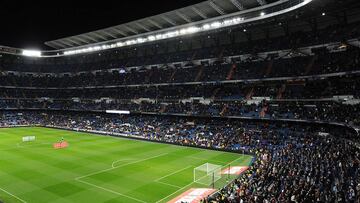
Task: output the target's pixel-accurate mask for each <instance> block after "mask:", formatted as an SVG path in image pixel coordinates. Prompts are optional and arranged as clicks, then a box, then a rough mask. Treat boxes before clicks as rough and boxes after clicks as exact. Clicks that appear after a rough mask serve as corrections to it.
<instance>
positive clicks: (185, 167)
mask: <svg viewBox="0 0 360 203" xmlns="http://www.w3.org/2000/svg"><path fill="white" fill-rule="evenodd" d="M190 167H193V166H187V167H185V168H182V169H180V170H177V171H174V172H172V173H170V174H168V175H165V176H163V177H160V178H158V179H156V180H155V181H159V180H161V179H164V178H167V177H169V176H172V175H174V174H176V173H179V172H180V171H184V170H186V169H188V168H190Z"/></svg>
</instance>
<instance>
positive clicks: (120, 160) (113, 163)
mask: <svg viewBox="0 0 360 203" xmlns="http://www.w3.org/2000/svg"><path fill="white" fill-rule="evenodd" d="M132 160H135V159H119V160H117V161H114V162H112V164H111V167H113V168H115V164H116V163H119V162H122V161H132Z"/></svg>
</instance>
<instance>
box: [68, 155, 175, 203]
mask: <svg viewBox="0 0 360 203" xmlns="http://www.w3.org/2000/svg"><path fill="white" fill-rule="evenodd" d="M167 154H168V153H163V154H159V155H157V156H152V157H149V158H145V159H140V160H137V161H133V162H129V163H126V164H121V165H118V166H114V164H115V163H116V162H119V160H118V161H114V162H113V163H112V165H111V168H108V169H104V170H100V171H97V172H94V173H90V174H87V175H84V176H81V177H77V178H75V180H76V181H79V182H81V183H84V184H87V185H90V186H93V187H96V188H98V189H102V190H104V191H107V192H110V193H113V194H116V195H119V196H123V197H127V198H129V199H132V200H135V201H137V202H142V203H146V202H145V201H143V200H140V199H137V198H134V197H130V196H128V195H125V194H122V193H119V192H116V191H113V190H110V189H108V188H104V187H101V186H98V185H95V184H93V183H89V182H87V181H84V180H80V179H82V178H86V177H89V176H92V175H96V174H99V173H103V172H106V171H110V170H113V169H116V168H120V167H123V166H127V165H131V164H135V163H139V162H143V161H147V160H150V159H154V158H157V157H161V156H164V155H167ZM163 184H164V183H163Z"/></svg>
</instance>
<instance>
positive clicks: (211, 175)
mask: <svg viewBox="0 0 360 203" xmlns="http://www.w3.org/2000/svg"><path fill="white" fill-rule="evenodd" d="M219 179H221V166H220V165H215V164H210V163H205V164H203V165H201V166H198V167H196V168H194V182H195V183H200V184H203V185H208V186H209V185H211V184H213V183H215V182H216V181H218V180H219Z"/></svg>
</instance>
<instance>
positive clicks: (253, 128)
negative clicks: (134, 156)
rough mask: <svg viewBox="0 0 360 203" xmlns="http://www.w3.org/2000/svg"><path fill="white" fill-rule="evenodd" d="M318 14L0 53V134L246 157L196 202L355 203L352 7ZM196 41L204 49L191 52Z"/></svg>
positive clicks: (358, 25)
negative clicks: (42, 51)
mask: <svg viewBox="0 0 360 203" xmlns="http://www.w3.org/2000/svg"><path fill="white" fill-rule="evenodd" d="M339 5H341V6H342V8H343V9H342V10H337V9H336V7H339ZM316 9H319V7H315V8H314V9H309V10H306V9H305V10H304V9H303V10H300V11H299V12H295V13H294V14H293V15H290V16H286V17H284V18H285V19H286V20H284V18H279V19H273V20H271V21H269V22H266V21H264V22H262V23H258V24H254V25H247V27H234V28H232V29H230V30H229V29H222V30H219V31H218V32H215V33H214V32H208V33H206V34H201V35H199V36H198V35H196V36H194V39H182V38H181V43H180V42H179V39H173V40H169V41H167V42H158V43H156V45H157V46H155V45H154V44H153V43H150V44H144V45H140V47H141V50H140V48H138V47H139V46H135V48H134V47H124V48H121V49H110V50H104V51H101V52H95V53H86V54H80V55H74V56H64V57H43V58H36V59H33V58H27V57H24V56H18V55H13V54H8V53H5V54H3V55H2V57H0V118H1V121H0V127H10V126H17V125H40V126H47V127H55V128H65V129H71V130H80V131H85V132H91V131H101V132H106V133H107V134H110V135H113V136H119V135H122V136H137V137H140V138H141V139H146V140H149V141H159V142H166V143H173V144H179V145H188V146H195V147H205V148H213V149H225V150H229V151H235V152H241V153H248V154H252V155H255V156H256V160H255V162H254V163H253V164H252V165H251V167H250V169H249V170H248V171H247V172H246V173H244V174H242V175H240V176H239V178H237V179H236V180H235V181H234V182H232V183H230V184H229V185H227V186H225V187H224V188H223V189H221V190H220V191H219V192H218V193H216V194H214V195H212V196H209V197H208V198H206V199H204V200H203V202H219V203H239V202H240V203H245V202H263V203H268V202H352V203H357V202H360V170H359V169H360V147H359V144H360V143H359V140H360V139H359V126H360V92H359V89H360V80H359V77H360V41H359V37H360V13H359V10H358V9H359V2H356V1H351V0H344V1H341V2H333V1H331V2H330V3H328V4H326V6H324V7H321V9H323V10H326V12H327V13H331V15H330V14H326V15H320V14H319V10H316ZM333 16H336V17H333ZM259 30H262V31H261V33H259ZM279 30H280V31H279ZM240 35H241V36H240ZM221 36H225V37H224V38H226V39H222V38H221ZM190 38H191V37H190ZM237 38H239V39H237ZM201 39H202V40H201ZM195 40H201V42H202V43H203V44H204V45H203V46H200V47H191V46H190V44H191V43H192V41H195ZM212 40H213V41H212ZM210 41H211V42H210ZM166 44H168V47H166ZM179 44H180V45H179ZM182 44H186V46H185V45H182ZM179 46H184V47H182V48H181V47H179ZM154 47H160V48H161V50H160V48H159V50H158V49H157V48H154ZM174 47H175V48H174ZM176 47H177V48H176ZM170 48H173V49H171V50H168V51H164V50H167V49H170ZM151 49H154V50H158V51H159V52H157V51H149V50H151ZM106 110H128V111H130V112H131V115H121V116H119V115H111V114H107V113H106Z"/></svg>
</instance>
